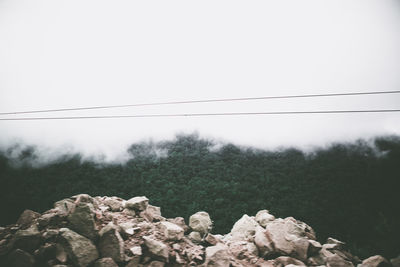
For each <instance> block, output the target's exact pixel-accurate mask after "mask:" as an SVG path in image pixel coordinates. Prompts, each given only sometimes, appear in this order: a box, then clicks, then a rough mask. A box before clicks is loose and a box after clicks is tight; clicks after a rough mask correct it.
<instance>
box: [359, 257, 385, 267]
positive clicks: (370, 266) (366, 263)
mask: <svg viewBox="0 0 400 267" xmlns="http://www.w3.org/2000/svg"><path fill="white" fill-rule="evenodd" d="M361 266H362V267H391V264H390V263H389V261H387V260H386V259H385V258H384V257H382V256H381V255H375V256H372V257H369V258H368V259H365V260H363V262H362V263H361Z"/></svg>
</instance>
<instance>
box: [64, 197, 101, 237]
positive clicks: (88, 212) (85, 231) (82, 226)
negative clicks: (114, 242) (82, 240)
mask: <svg viewBox="0 0 400 267" xmlns="http://www.w3.org/2000/svg"><path fill="white" fill-rule="evenodd" d="M94 216H95V215H94V207H93V205H92V204H90V203H86V202H81V203H79V204H77V205H76V207H75V210H74V211H73V212H72V213H70V214H69V215H68V221H69V222H70V224H71V229H72V230H74V231H76V232H77V233H78V234H80V235H83V236H85V237H87V238H89V239H90V240H95V239H96V237H97V231H96V226H95V221H94Z"/></svg>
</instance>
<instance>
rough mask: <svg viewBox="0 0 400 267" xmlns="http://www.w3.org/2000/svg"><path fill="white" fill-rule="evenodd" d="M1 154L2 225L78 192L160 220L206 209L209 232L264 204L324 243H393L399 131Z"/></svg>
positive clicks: (362, 252) (369, 247) (381, 246)
mask: <svg viewBox="0 0 400 267" xmlns="http://www.w3.org/2000/svg"><path fill="white" fill-rule="evenodd" d="M18 149H19V146H18V145H17V146H11V147H10V148H8V149H4V150H3V151H1V152H0V184H1V186H0V212H1V216H0V225H5V224H10V223H14V222H15V221H16V220H17V218H18V216H19V215H20V213H21V212H22V211H23V210H24V209H32V210H35V211H39V212H43V211H45V210H47V209H49V208H51V205H52V203H53V202H55V201H57V200H60V199H62V198H64V197H69V196H71V195H75V194H78V193H88V194H90V195H93V196H96V195H108V196H112V195H116V196H120V197H123V198H130V197H133V196H139V195H145V196H147V197H148V198H149V199H150V200H151V202H152V203H151V204H153V205H157V206H160V207H161V208H162V212H163V215H164V216H166V217H175V216H185V217H186V219H187V218H188V217H189V216H190V215H191V214H193V213H195V212H197V211H200V210H205V211H207V212H209V213H210V215H211V217H212V219H213V220H214V224H215V227H214V229H213V232H215V233H227V232H229V231H230V229H231V227H232V225H233V223H234V222H235V221H236V220H238V219H239V218H240V217H241V215H243V214H244V213H247V214H249V215H255V213H256V212H257V211H258V210H261V209H268V210H270V211H271V213H272V214H274V215H276V216H278V217H287V216H293V217H295V218H297V219H300V220H303V221H304V222H306V223H307V224H309V225H311V226H312V227H313V228H314V229H315V230H316V232H317V237H318V238H319V239H321V240H324V239H326V238H327V237H328V236H333V237H335V238H338V239H340V240H343V241H346V242H347V244H348V245H349V247H350V249H351V251H352V252H353V253H354V254H356V255H359V256H361V257H366V256H370V255H374V254H382V255H385V256H386V257H389V258H390V257H394V256H397V255H398V254H399V252H400V251H399V248H400V228H399V225H400V212H399V211H400V201H399V200H400V197H399V196H400V194H399V192H400V137H397V136H390V137H379V138H376V139H375V140H373V142H367V141H363V140H359V141H357V142H353V143H343V144H341V143H338V144H332V145H330V146H329V147H326V148H320V149H316V150H315V151H313V152H310V153H305V152H303V151H301V150H298V149H294V148H286V149H281V150H275V151H264V150H257V149H254V148H247V147H239V146H236V145H234V144H216V143H214V142H213V141H211V140H207V139H202V138H200V137H199V136H197V135H180V136H177V137H176V138H175V140H172V141H164V142H159V143H152V142H148V143H138V144H133V145H132V146H131V147H130V148H129V150H128V152H129V155H130V158H129V160H128V161H127V162H125V163H104V162H99V161H92V160H88V159H84V158H83V157H82V155H79V154H73V155H63V156H61V157H59V158H57V159H56V160H53V161H51V162H49V163H48V164H41V165H38V166H36V165H34V164H31V163H32V162H35V161H36V160H37V153H36V149H35V148H34V147H28V148H25V149H23V150H22V151H21V150H18Z"/></svg>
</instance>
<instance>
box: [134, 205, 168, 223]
mask: <svg viewBox="0 0 400 267" xmlns="http://www.w3.org/2000/svg"><path fill="white" fill-rule="evenodd" d="M139 215H140V217H142V218H145V219H146V220H148V221H149V222H159V221H163V220H165V218H164V217H162V216H161V209H160V207H156V206H152V205H148V206H147V208H146V210H144V211H142V212H140V213H139Z"/></svg>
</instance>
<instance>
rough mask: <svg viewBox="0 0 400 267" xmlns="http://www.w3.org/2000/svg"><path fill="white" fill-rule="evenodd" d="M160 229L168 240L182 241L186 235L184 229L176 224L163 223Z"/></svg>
mask: <svg viewBox="0 0 400 267" xmlns="http://www.w3.org/2000/svg"><path fill="white" fill-rule="evenodd" d="M160 228H161V231H162V232H163V233H164V236H165V238H167V239H168V240H181V239H182V237H183V235H184V231H183V229H182V227H180V226H178V225H176V224H174V223H170V222H167V221H164V222H161V223H160Z"/></svg>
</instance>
